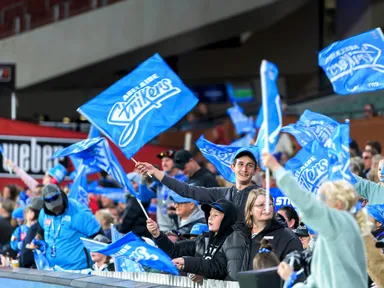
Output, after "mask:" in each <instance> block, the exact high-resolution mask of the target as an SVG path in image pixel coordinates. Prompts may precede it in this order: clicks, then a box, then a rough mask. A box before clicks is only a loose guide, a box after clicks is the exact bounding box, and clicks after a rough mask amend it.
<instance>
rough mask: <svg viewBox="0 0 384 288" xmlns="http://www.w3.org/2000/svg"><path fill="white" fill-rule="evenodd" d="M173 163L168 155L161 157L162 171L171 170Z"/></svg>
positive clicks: (167, 171)
mask: <svg viewBox="0 0 384 288" xmlns="http://www.w3.org/2000/svg"><path fill="white" fill-rule="evenodd" d="M174 164H175V163H174V162H173V159H171V158H168V157H163V158H161V169H163V171H164V172H166V173H169V172H171V170H172V168H173V165H174Z"/></svg>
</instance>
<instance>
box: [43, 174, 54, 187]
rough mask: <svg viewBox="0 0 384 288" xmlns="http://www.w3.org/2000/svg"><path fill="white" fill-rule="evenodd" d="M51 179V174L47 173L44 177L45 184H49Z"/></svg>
mask: <svg viewBox="0 0 384 288" xmlns="http://www.w3.org/2000/svg"><path fill="white" fill-rule="evenodd" d="M51 179H52V177H51V176H49V175H48V174H45V175H44V177H43V185H47V184H49V183H51Z"/></svg>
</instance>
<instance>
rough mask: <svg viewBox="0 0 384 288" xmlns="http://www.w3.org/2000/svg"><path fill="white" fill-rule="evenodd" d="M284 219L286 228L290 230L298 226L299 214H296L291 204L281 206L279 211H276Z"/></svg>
mask: <svg viewBox="0 0 384 288" xmlns="http://www.w3.org/2000/svg"><path fill="white" fill-rule="evenodd" d="M277 213H279V214H280V215H281V216H283V218H284V219H285V221H286V222H287V225H288V228H289V229H291V230H294V229H297V227H298V226H299V216H298V215H297V212H296V210H295V209H294V208H293V207H292V206H288V205H287V206H282V207H281V208H280V209H279V211H277Z"/></svg>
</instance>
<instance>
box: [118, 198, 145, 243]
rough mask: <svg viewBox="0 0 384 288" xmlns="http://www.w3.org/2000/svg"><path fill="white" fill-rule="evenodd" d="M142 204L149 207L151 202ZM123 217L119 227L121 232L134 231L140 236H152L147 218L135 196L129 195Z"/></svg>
mask: <svg viewBox="0 0 384 288" xmlns="http://www.w3.org/2000/svg"><path fill="white" fill-rule="evenodd" d="M142 204H143V206H144V209H147V208H148V206H149V203H142ZM122 219H123V220H122V223H121V224H120V225H119V227H118V231H119V232H120V233H123V234H126V233H128V232H131V231H132V232H133V233H135V234H136V235H137V236H139V237H142V236H144V237H148V238H151V237H152V236H151V234H150V233H149V232H148V230H147V228H146V225H147V218H146V217H145V215H144V212H143V210H141V207H140V204H139V202H137V199H136V198H135V197H129V198H128V199H127V205H126V206H125V209H124V213H123V217H122Z"/></svg>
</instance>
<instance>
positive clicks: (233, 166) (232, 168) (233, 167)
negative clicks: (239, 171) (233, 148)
mask: <svg viewBox="0 0 384 288" xmlns="http://www.w3.org/2000/svg"><path fill="white" fill-rule="evenodd" d="M231 170H232V172H235V163H232V164H231Z"/></svg>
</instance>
